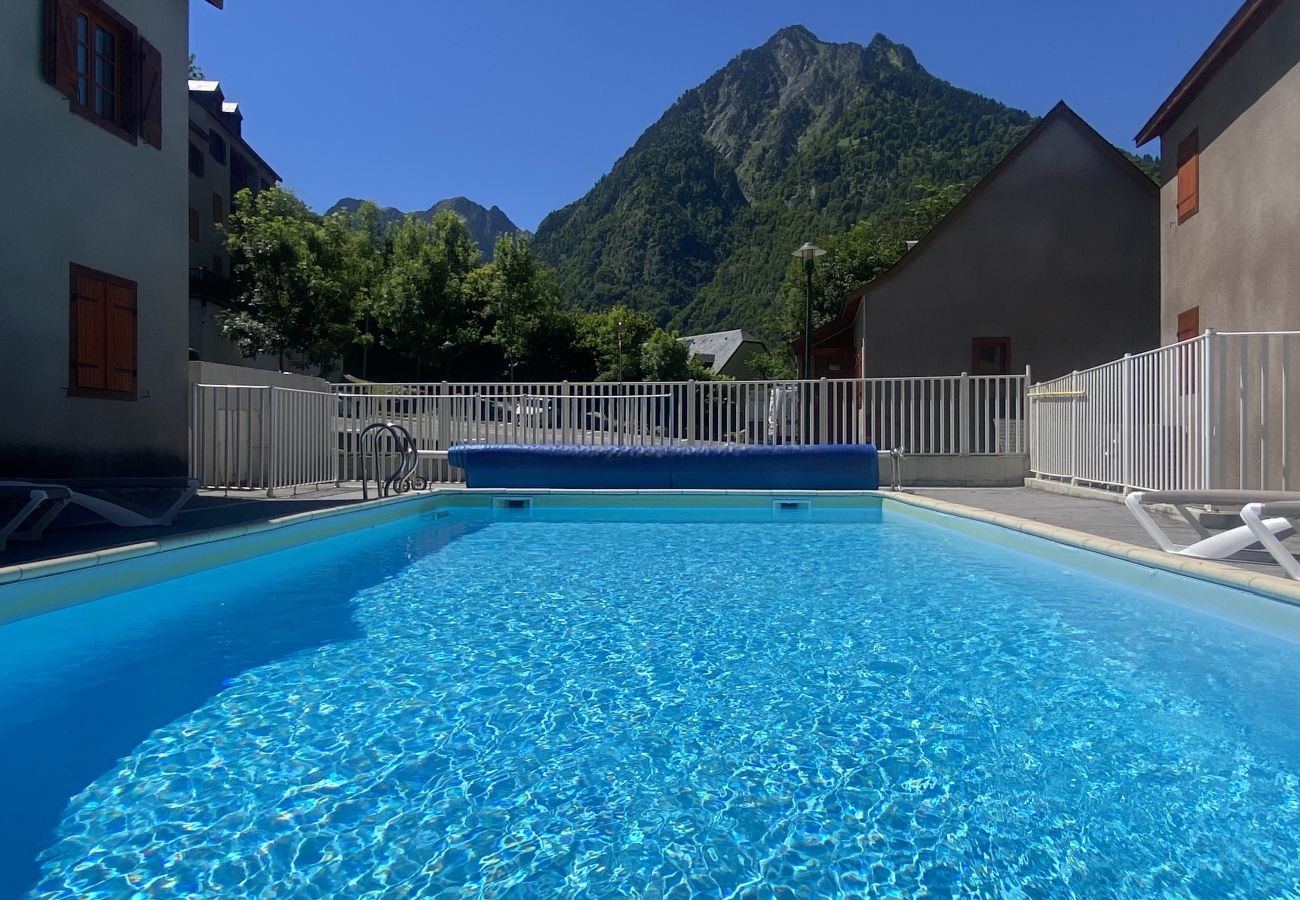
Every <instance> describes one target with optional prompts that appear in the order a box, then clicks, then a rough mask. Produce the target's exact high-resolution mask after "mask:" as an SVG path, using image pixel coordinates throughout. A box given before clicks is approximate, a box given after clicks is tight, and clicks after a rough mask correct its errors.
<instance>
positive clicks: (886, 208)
mask: <svg viewBox="0 0 1300 900" xmlns="http://www.w3.org/2000/svg"><path fill="white" fill-rule="evenodd" d="M1032 123H1033V118H1032V117H1031V116H1030V115H1029V114H1028V113H1026V112H1023V111H1021V110H1017V109H1012V108H1010V107H1007V106H1004V105H1002V104H1001V103H998V102H996V101H993V100H990V99H987V98H985V97H981V96H979V95H977V94H974V93H971V92H970V91H965V90H962V89H960V88H956V87H953V86H952V85H950V84H948V83H947V82H945V81H942V80H941V79H939V78H936V77H935V76H933V75H931V74H929V73H928V72H926V71H925V69H923V68H922V67H921V66H920V64H919V63H918V62H917V61H916V58H915V56H913V54H912V51H911V50H909V49H908V48H907V47H905V46H903V45H901V44H897V43H894V42H892V41H890V40H889V39H888V38H886V37H885V36H884V35H876V37H875V38H874V39H873V40H872V41H871V42H870V43H869V44H868V45H866V46H862V45H860V44H853V43H846V44H833V43H827V42H824V41H820V40H818V39H817V38H816V37H815V36H814V35H813V34H812V33H811V32H809V31H808V30H807V29H806V28H803V27H801V26H792V27H788V28H784V29H782V30H781V31H778V32H777V33H776V34H775V35H773V36H772V38H771V39H770V40H768V41H767V43H765V44H764V45H763V46H761V47H758V48H756V49H753V50H747V51H745V52H743V53H741V54H740V55H739V56H737V57H736V58H735V59H733V60H732V61H731V62H729V63H728V64H727V65H726V66H725V67H723V68H722V69H721V70H719V71H718V72H716V73H715V74H714V75H712V76H711V77H710V78H709V79H708V80H707V81H705V82H704V83H703V84H701V85H699V86H698V87H695V88H692V89H691V90H689V91H687V92H686V93H685V94H683V95H682V96H681V97H680V98H679V99H678V100H677V101H676V102H675V103H674V104H673V105H672V106H671V107H670V108H669V109H668V111H667V112H665V113H664V114H663V116H662V117H661V118H660V119H659V121H657V122H656V123H655V124H654V125H652V126H650V128H648V129H647V130H646V131H645V132H644V133H643V134H642V135H641V137H640V138H639V139H638V140H637V142H636V143H635V144H634V145H633V146H632V148H631V149H629V150H628V151H627V152H626V153H625V154H624V155H623V156H622V158H621V159H619V160H618V161H617V162H616V163H615V164H614V167H613V169H611V171H610V172H609V174H607V175H605V176H604V177H603V178H601V179H600V181H599V182H597V184H596V185H595V187H593V188H592V189H591V190H590V191H589V192H588V193H587V194H586V195H585V196H584V197H582V198H581V199H579V200H577V201H576V202H574V203H571V204H570V205H568V206H566V207H564V208H563V209H560V210H557V211H556V212H554V213H551V214H550V215H549V216H547V217H546V219H544V220H543V221H542V223H541V225H540V226H539V227H538V230H537V235H536V237H535V239H534V248H535V250H536V252H537V254H538V255H539V256H540V257H541V258H542V259H544V260H546V261H547V262H549V263H550V264H551V265H553V266H554V267H555V268H556V270H557V272H558V275H559V278H560V282H561V285H562V287H563V289H564V291H565V295H566V296H568V297H570V298H571V299H573V300H574V301H575V302H577V303H578V304H579V305H582V306H585V307H588V308H600V307H605V306H609V305H611V304H614V303H618V302H623V303H627V304H629V305H631V306H633V307H635V308H638V309H642V310H645V311H647V312H650V313H652V314H654V315H655V316H656V317H657V318H658V319H659V321H660V322H662V323H669V324H672V325H673V326H675V327H677V328H679V329H681V330H682V331H683V332H697V331H712V330H717V329H721V328H747V329H751V330H759V331H763V330H764V326H765V324H766V322H767V308H768V306H769V305H770V303H771V300H772V298H773V296H774V295H775V292H776V289H777V286H778V284H779V283H780V280H781V277H782V274H783V273H784V271H785V269H786V265H787V263H788V262H789V260H790V251H791V250H793V249H794V248H795V247H798V246H799V245H800V244H802V243H803V242H804V241H806V240H818V239H822V238H825V237H827V236H830V235H834V234H838V233H841V232H843V231H846V230H847V229H848V228H849V227H850V226H851V225H853V224H854V223H856V222H857V221H859V220H861V219H864V218H873V217H876V218H880V219H888V218H890V217H898V216H900V215H901V214H902V213H903V212H904V210H905V209H906V207H907V205H908V204H909V203H910V202H912V201H914V200H916V199H918V198H919V197H921V196H923V195H924V193H925V191H926V188H927V187H933V186H942V185H947V184H952V183H955V182H967V183H969V182H973V181H975V180H977V179H978V178H979V177H980V176H982V175H983V174H984V173H986V172H987V171H988V170H989V169H991V168H992V167H993V165H994V164H995V163H996V162H997V161H998V160H999V159H1000V158H1001V157H1002V155H1003V154H1004V153H1005V152H1006V151H1007V150H1008V149H1009V148H1010V147H1012V146H1013V145H1014V144H1015V143H1016V141H1018V140H1019V139H1020V137H1021V136H1023V135H1024V134H1025V132H1026V131H1027V130H1028V129H1029V128H1030V127H1031V125H1032Z"/></svg>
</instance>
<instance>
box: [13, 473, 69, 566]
mask: <svg viewBox="0 0 1300 900" xmlns="http://www.w3.org/2000/svg"><path fill="white" fill-rule="evenodd" d="M71 501H72V491H70V490H68V489H67V488H65V487H58V486H55V485H41V486H39V487H38V486H24V485H10V484H0V509H3V510H4V513H0V551H3V550H4V548H5V544H6V542H7V541H8V540H9V538H10V537H13V538H16V539H18V540H40V537H41V533H42V532H44V531H45V528H46V526H48V525H49V524H50V523H51V522H53V521H54V519H55V517H56V516H58V514H59V513H61V512H63V507H65V506H67V505H68V504H69V503H70V502H71ZM5 516H8V517H7V518H5Z"/></svg>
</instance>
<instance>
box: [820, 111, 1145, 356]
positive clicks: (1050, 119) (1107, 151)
mask: <svg viewBox="0 0 1300 900" xmlns="http://www.w3.org/2000/svg"><path fill="white" fill-rule="evenodd" d="M1057 121H1065V122H1069V123H1071V124H1073V125H1075V126H1076V127H1077V128H1078V130H1079V131H1080V133H1081V134H1082V135H1083V137H1084V138H1085V139H1087V140H1089V141H1090V142H1091V143H1093V144H1096V145H1097V146H1098V147H1099V148H1100V149H1101V150H1102V152H1103V154H1104V155H1105V156H1106V158H1107V159H1109V160H1111V161H1112V162H1114V163H1115V164H1116V165H1118V166H1120V167H1121V169H1122V170H1123V171H1124V172H1125V173H1126V174H1128V175H1129V176H1130V177H1132V178H1133V179H1135V180H1136V182H1137V183H1138V184H1139V185H1140V186H1141V187H1142V189H1144V190H1147V191H1150V192H1151V193H1152V194H1153V195H1154V196H1159V194H1160V188H1158V187H1157V186H1156V183H1155V182H1154V181H1152V180H1151V179H1150V178H1148V177H1147V176H1146V175H1144V174H1142V171H1141V170H1140V169H1138V167H1137V166H1135V165H1133V163H1132V162H1131V161H1130V160H1129V159H1128V158H1127V157H1126V156H1124V154H1123V153H1121V152H1120V151H1119V150H1117V149H1116V148H1115V146H1114V145H1113V144H1112V143H1111V142H1110V141H1108V140H1106V139H1105V138H1104V137H1102V136H1101V135H1100V134H1098V133H1097V130H1096V129H1095V128H1093V127H1092V126H1091V125H1089V124H1088V123H1087V122H1085V121H1084V120H1083V117H1082V116H1080V115H1079V114H1078V113H1076V112H1075V111H1074V110H1072V109H1071V108H1070V107H1069V105H1067V104H1066V102H1065V101H1064V100H1062V101H1060V102H1058V103H1057V104H1056V105H1055V106H1053V107H1052V109H1051V111H1050V112H1048V113H1047V115H1045V116H1043V117H1042V118H1041V119H1039V120H1038V122H1037V123H1036V124H1035V125H1034V127H1033V128H1031V129H1029V131H1028V132H1027V133H1026V134H1025V136H1024V137H1023V138H1021V139H1020V142H1019V143H1018V144H1016V145H1015V146H1014V147H1012V148H1011V149H1010V150H1008V151H1007V154H1006V156H1003V157H1002V159H1000V160H998V163H997V165H995V166H994V167H993V168H992V169H990V170H989V172H988V174H987V175H985V176H984V177H983V178H981V179H980V180H979V182H977V183H976V185H975V186H974V187H973V188H971V189H970V190H969V191H967V192H966V196H965V197H962V198H961V200H960V201H958V203H957V205H956V206H954V207H953V208H952V209H950V210H949V211H948V214H947V215H946V216H944V217H943V218H942V219H940V220H939V221H938V222H936V223H935V225H934V227H933V228H931V229H930V230H929V231H927V232H926V233H925V234H924V235H923V236H922V237H921V239H920V240H919V241H917V242H916V246H914V247H913V248H912V249H911V250H908V251H907V252H906V253H904V254H903V255H902V256H901V257H899V259H898V261H897V262H896V263H894V264H893V265H892V266H890V267H889V268H888V269H886V270H885V271H883V272H881V273H880V274H879V275H877V276H876V277H875V278H873V279H871V280H870V281H867V282H864V283H863V284H860V285H858V286H857V287H856V288H854V289H853V290H852V291H850V292H849V293H848V294H846V295H845V297H844V307H843V309H842V311H841V312H840V314H839V316H837V317H836V318H835V319H832V320H831V321H830V322H827V323H826V324H825V325H823V326H821V328H818V329H817V330H816V331H814V332H813V346H816V345H817V343H818V341H819V340H825V339H826V338H828V337H831V336H832V335H834V334H837V333H838V332H840V331H842V330H843V329H844V328H845V327H847V325H848V324H851V323H852V321H853V319H854V317H855V316H856V315H857V308H858V304H860V303H861V302H862V299H863V298H864V297H865V296H866V295H867V294H869V293H871V291H873V290H874V289H876V288H877V287H879V286H880V285H882V284H885V283H887V282H888V281H890V280H891V279H893V278H896V277H897V276H898V273H899V272H902V271H904V270H905V269H906V268H907V267H908V266H910V265H914V264H915V261H916V260H917V259H918V258H920V257H922V256H924V255H925V252H926V250H928V249H929V248H930V247H931V246H933V244H934V242H935V241H936V240H937V239H938V236H939V235H941V234H943V232H945V231H946V230H947V229H948V228H950V227H952V224H953V223H954V222H956V221H958V220H960V219H961V217H962V216H963V215H964V214H965V212H966V210H968V209H970V208H971V206H972V205H974V204H975V203H978V202H979V198H980V196H981V195H982V194H983V193H984V191H985V190H986V189H987V188H988V186H989V185H990V184H992V183H993V182H995V181H997V179H998V176H999V175H1001V174H1002V173H1003V172H1004V171H1005V170H1006V169H1007V168H1008V167H1010V166H1011V165H1012V164H1013V163H1014V162H1015V161H1016V160H1017V159H1019V158H1020V156H1021V155H1022V154H1024V152H1025V150H1026V149H1027V148H1028V147H1030V146H1032V145H1033V143H1034V142H1035V141H1036V140H1038V139H1039V138H1040V137H1041V136H1042V135H1043V133H1044V132H1045V131H1046V130H1047V129H1048V128H1049V127H1051V125H1052V123H1054V122H1057ZM819 332H821V334H820V336H819ZM794 346H796V347H802V346H803V339H802V338H799V339H798V340H796V341H795V342H794Z"/></svg>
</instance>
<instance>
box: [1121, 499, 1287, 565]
mask: <svg viewBox="0 0 1300 900" xmlns="http://www.w3.org/2000/svg"><path fill="white" fill-rule="evenodd" d="M1295 501H1300V494H1297V493H1292V492H1284V491H1134V492H1133V493H1131V494H1129V495H1128V496H1127V497H1125V498H1124V504H1125V505H1126V506H1127V507H1128V508H1129V512H1131V513H1133V518H1135V519H1137V521H1138V524H1139V525H1141V526H1142V527H1143V528H1144V529H1145V530H1146V533H1147V534H1149V535H1151V539H1152V540H1154V541H1155V542H1156V546H1157V547H1159V548H1160V549H1161V550H1164V551H1165V552H1166V553H1177V554H1178V555H1180V556H1193V557H1196V558H1198V559H1227V558H1228V557H1230V556H1232V555H1234V554H1236V553H1240V552H1241V551H1242V550H1245V549H1247V548H1248V547H1252V546H1254V545H1255V544H1258V543H1260V540H1259V536H1258V534H1257V533H1256V532H1255V531H1253V530H1251V528H1250V527H1248V525H1246V524H1243V525H1239V526H1237V527H1236V528H1230V529H1228V530H1227V531H1221V532H1219V533H1217V534H1212V533H1211V532H1210V531H1209V529H1207V528H1206V527H1205V526H1204V525H1203V524H1202V523H1201V521H1200V519H1198V518H1197V517H1196V516H1195V515H1193V513H1192V511H1191V510H1190V509H1188V507H1189V506H1193V505H1197V506H1200V505H1204V506H1226V507H1234V508H1236V509H1237V510H1240V509H1241V508H1242V507H1244V506H1246V505H1247V504H1251V503H1254V504H1259V503H1266V504H1267V503H1276V502H1295ZM1147 503H1164V504H1168V505H1170V506H1173V507H1174V508H1176V509H1177V510H1178V511H1179V512H1180V513H1181V514H1182V516H1183V518H1184V519H1186V520H1187V524H1188V525H1190V526H1192V528H1193V529H1194V530H1195V531H1196V533H1197V534H1198V535H1199V536H1200V539H1199V540H1197V541H1195V542H1193V543H1191V544H1188V545H1186V546H1180V545H1178V544H1175V543H1174V542H1173V540H1172V539H1171V538H1170V537H1169V535H1168V534H1167V533H1166V532H1165V530H1164V529H1163V528H1161V527H1160V525H1159V524H1158V523H1157V522H1156V521H1155V519H1153V518H1152V517H1151V514H1150V513H1149V512H1147V510H1146V509H1145V508H1144V504H1147ZM1259 528H1260V530H1261V532H1267V533H1269V534H1271V535H1277V534H1283V533H1286V532H1289V531H1292V530H1294V529H1295V525H1294V524H1293V523H1292V522H1291V521H1290V520H1289V519H1288V518H1286V517H1285V516H1275V517H1273V518H1269V519H1264V520H1261V521H1260V522H1259ZM1274 540H1276V538H1275V539H1274ZM1279 546H1280V544H1279ZM1266 549H1267V548H1266Z"/></svg>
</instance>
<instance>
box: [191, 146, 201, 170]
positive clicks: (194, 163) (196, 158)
mask: <svg viewBox="0 0 1300 900" xmlns="http://www.w3.org/2000/svg"><path fill="white" fill-rule="evenodd" d="M190 174H191V175H197V176H199V177H200V178H202V177H203V151H202V150H200V149H199V148H198V147H196V146H195V145H194V144H193V143H192V142H191V143H190Z"/></svg>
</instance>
